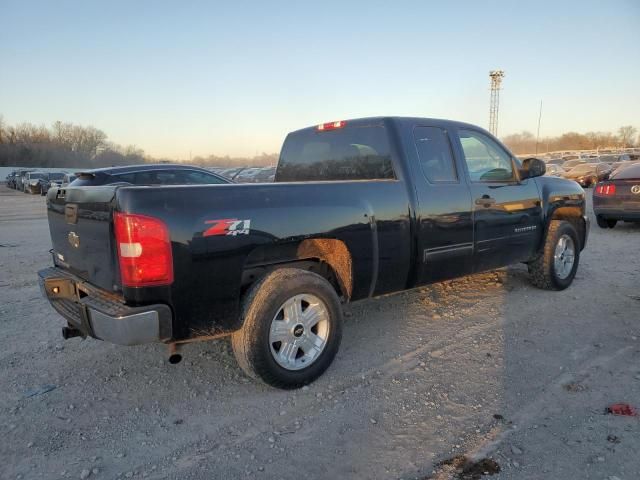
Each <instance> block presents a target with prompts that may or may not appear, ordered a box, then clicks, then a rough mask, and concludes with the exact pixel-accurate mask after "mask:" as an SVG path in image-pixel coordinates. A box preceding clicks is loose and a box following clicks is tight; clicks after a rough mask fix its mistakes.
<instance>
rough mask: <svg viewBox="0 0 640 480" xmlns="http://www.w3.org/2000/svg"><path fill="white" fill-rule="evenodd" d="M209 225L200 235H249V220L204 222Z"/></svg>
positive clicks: (226, 219) (233, 219)
mask: <svg viewBox="0 0 640 480" xmlns="http://www.w3.org/2000/svg"><path fill="white" fill-rule="evenodd" d="M204 223H206V224H207V225H211V226H210V227H209V228H207V229H206V230H205V231H204V233H203V234H202V236H203V237H215V236H217V235H249V231H250V229H251V220H250V219H248V220H238V219H237V218H224V219H222V220H205V221H204Z"/></svg>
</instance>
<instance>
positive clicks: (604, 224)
mask: <svg viewBox="0 0 640 480" xmlns="http://www.w3.org/2000/svg"><path fill="white" fill-rule="evenodd" d="M596 223H597V224H598V226H599V227H600V228H614V227H615V226H616V224H617V223H618V220H615V219H610V218H609V219H607V218H602V217H601V216H600V215H598V216H597V217H596Z"/></svg>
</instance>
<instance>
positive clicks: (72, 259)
mask: <svg viewBox="0 0 640 480" xmlns="http://www.w3.org/2000/svg"><path fill="white" fill-rule="evenodd" d="M116 189H117V187H115V186H107V187H91V188H83V187H76V188H73V187H67V188H54V189H51V190H50V191H49V193H48V194H47V215H48V217H49V231H50V233H51V243H52V245H53V256H54V262H55V263H56V265H57V266H59V267H61V268H65V269H67V270H69V271H70V272H72V273H74V274H75V275H77V276H79V277H80V278H82V279H84V280H86V281H88V282H90V283H92V284H93V285H96V286H98V287H101V288H103V289H105V290H107V291H113V290H117V289H118V286H119V283H120V279H119V275H118V270H117V259H116V255H115V249H114V239H113V227H112V209H113V205H114V198H115V192H116Z"/></svg>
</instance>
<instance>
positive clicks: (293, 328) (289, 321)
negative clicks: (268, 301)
mask: <svg viewBox="0 0 640 480" xmlns="http://www.w3.org/2000/svg"><path fill="white" fill-rule="evenodd" d="M329 325H330V324H329V310H328V309H327V307H326V305H325V304H324V302H323V301H322V300H320V299H319V298H318V297H316V296H315V295H309V294H301V295H296V296H295V297H291V298H290V299H289V300H287V301H286V302H284V303H283V304H282V306H281V307H280V308H279V309H278V312H277V313H276V315H275V317H273V320H271V328H270V330H269V346H270V348H271V354H272V355H273V358H274V359H275V361H276V362H277V363H278V365H280V366H281V367H283V368H286V369H287V370H301V369H303V368H305V367H308V366H309V365H311V364H312V363H313V362H315V361H316V360H317V359H318V357H320V354H321V353H322V351H323V350H324V347H325V346H326V345H327V339H328V338H329Z"/></svg>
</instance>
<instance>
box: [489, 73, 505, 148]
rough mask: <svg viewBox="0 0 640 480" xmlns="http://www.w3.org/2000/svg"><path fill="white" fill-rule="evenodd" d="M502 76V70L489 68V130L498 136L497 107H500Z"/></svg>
mask: <svg viewBox="0 0 640 480" xmlns="http://www.w3.org/2000/svg"><path fill="white" fill-rule="evenodd" d="M503 77H504V71H503V70H491V71H490V72H489V78H490V79H491V97H490V100H489V131H490V132H491V133H492V134H493V135H495V136H496V137H497V136H498V109H499V107H500V86H501V85H502V78H503Z"/></svg>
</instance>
